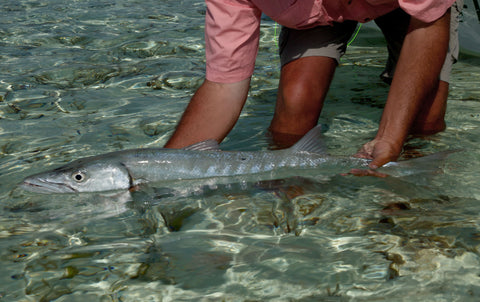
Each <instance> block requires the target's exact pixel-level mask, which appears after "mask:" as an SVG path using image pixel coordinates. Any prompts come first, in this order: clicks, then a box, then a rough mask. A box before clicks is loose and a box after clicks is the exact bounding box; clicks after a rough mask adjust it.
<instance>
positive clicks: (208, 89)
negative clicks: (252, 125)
mask: <svg viewBox="0 0 480 302" xmlns="http://www.w3.org/2000/svg"><path fill="white" fill-rule="evenodd" d="M249 85H250V78H248V79H245V80H242V81H240V82H237V83H231V84H222V83H215V82H211V81H208V80H205V82H203V84H202V85H201V86H200V88H199V89H198V90H197V92H196V93H195V95H194V96H193V97H192V99H191V100H190V103H189V104H188V106H187V109H185V112H184V113H183V116H182V118H181V119H180V122H179V123H178V126H177V128H176V130H175V132H174V133H173V135H172V137H171V138H170V140H169V141H168V142H167V144H166V145H165V147H166V148H182V147H185V146H188V145H191V144H193V143H197V142H199V141H203V140H206V139H215V140H217V141H218V142H221V141H222V140H223V139H224V138H225V136H226V135H227V134H228V133H229V131H230V130H231V129H232V128H233V126H234V125H235V123H236V122H237V119H238V117H239V115H240V112H241V110H242V108H243V105H244V104H245V100H246V99H247V94H248V88H249Z"/></svg>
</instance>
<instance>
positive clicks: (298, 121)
mask: <svg viewBox="0 0 480 302" xmlns="http://www.w3.org/2000/svg"><path fill="white" fill-rule="evenodd" d="M336 66H337V62H336V60H335V59H332V58H328V57H304V58H300V59H297V60H294V61H292V62H290V63H288V64H286V65H285V66H283V67H282V71H281V75H280V84H279V88H278V96H277V104H276V107H275V114H274V116H273V119H272V122H271V124H270V132H271V135H272V139H273V142H274V143H275V144H276V145H277V146H281V147H288V146H290V145H292V144H293V143H295V142H296V141H297V140H298V139H299V138H301V137H302V136H303V135H304V134H305V133H307V132H308V131H309V130H310V129H312V128H313V127H315V125H316V124H317V122H318V118H319V116H320V113H321V111H322V107H323V103H324V100H325V96H326V94H327V92H328V88H329V86H330V83H331V81H332V78H333V75H334V73H335V68H336Z"/></svg>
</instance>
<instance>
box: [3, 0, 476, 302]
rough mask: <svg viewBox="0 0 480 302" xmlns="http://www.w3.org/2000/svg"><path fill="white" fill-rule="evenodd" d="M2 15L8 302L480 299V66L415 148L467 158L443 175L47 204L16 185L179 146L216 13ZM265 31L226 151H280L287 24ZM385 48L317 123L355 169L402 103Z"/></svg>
mask: <svg viewBox="0 0 480 302" xmlns="http://www.w3.org/2000/svg"><path fill="white" fill-rule="evenodd" d="M0 10H2V11H3V12H6V13H5V14H4V17H3V18H2V19H1V20H0V47H1V48H2V53H1V54H0V67H1V71H2V72H1V74H0V137H1V140H0V171H1V172H0V197H1V200H2V207H1V209H0V247H1V249H0V256H1V257H0V259H2V260H1V262H2V271H3V272H4V273H3V274H2V275H1V276H0V283H1V284H2V286H0V297H1V298H4V299H5V300H9V301H15V300H27V299H33V300H45V301H46V300H55V299H56V301H76V300H79V301H84V300H85V298H86V297H87V298H89V299H92V300H95V301H97V300H102V299H110V300H114V301H118V300H135V299H136V300H148V299H151V300H153V301H161V300H175V301H186V300H202V301H216V300H220V299H222V300H227V301H243V300H276V301H281V300H283V301H291V300H294V301H296V300H302V301H303V300H322V299H336V300H340V301H344V300H355V301H358V300H365V301H371V300H372V299H375V298H378V297H383V298H385V299H395V298H397V297H399V296H401V297H404V299H405V300H409V301H413V300H420V299H422V300H425V299H427V300H432V299H435V300H439V301H454V300H462V301H463V300H464V299H469V298H470V297H472V296H478V295H480V288H479V286H478V284H480V283H479V281H480V280H479V275H478V265H479V254H478V248H479V240H480V236H479V234H480V228H479V224H480V221H479V219H478V215H477V213H478V211H479V205H478V204H479V202H478V199H479V198H480V191H479V188H480V186H479V183H478V171H479V168H480V167H478V163H479V162H480V154H479V152H478V151H477V150H478V141H479V140H480V132H479V131H478V128H479V124H480V114H479V113H478V112H479V107H480V106H479V103H478V100H479V99H480V90H479V88H478V79H479V74H480V63H479V62H480V61H479V59H478V58H475V57H469V56H465V55H464V56H462V57H461V60H460V62H459V63H458V64H457V65H455V69H454V72H453V74H452V84H451V87H452V90H451V93H450V102H449V108H448V112H447V124H448V128H447V130H446V131H445V132H443V133H440V134H437V135H434V136H432V137H430V138H427V139H423V138H412V139H411V140H409V142H407V144H406V146H405V153H406V155H411V156H412V155H413V156H416V155H426V154H431V153H435V152H438V151H443V150H447V149H462V150H464V151H463V152H459V153H456V154H452V155H451V156H450V157H449V158H448V159H447V160H446V162H445V166H444V170H443V173H441V174H437V175H427V176H425V175H417V176H414V177H409V178H404V179H402V178H400V179H397V178H387V179H384V180H379V179H370V178H369V179H365V178H363V179H361V178H354V177H351V176H347V177H344V176H340V175H326V176H325V177H321V178H316V179H315V178H314V177H313V176H314V175H302V176H305V177H307V178H308V180H302V179H300V180H299V179H297V178H287V179H286V180H284V181H283V182H281V185H280V186H278V185H276V184H274V185H270V187H265V186H258V185H253V186H252V185H251V184H249V185H245V184H240V185H239V184H229V185H227V186H201V187H199V188H195V186H194V185H193V184H183V185H182V184H176V185H177V186H180V187H182V186H183V187H184V188H182V189H193V190H190V192H189V194H187V195H184V196H176V195H175V194H172V192H171V191H170V189H171V187H169V186H167V188H161V187H160V188H156V187H153V188H145V189H144V190H140V191H138V192H119V193H117V194H113V195H112V194H110V195H107V194H81V195H51V196H49V195H39V194H31V193H26V192H23V191H21V190H20V189H18V188H15V185H16V184H17V183H18V182H19V181H20V180H21V179H22V178H23V177H25V176H26V175H29V174H32V173H34V172H37V171H40V170H44V169H46V168H50V167H53V166H57V165H59V164H63V163H66V162H69V161H71V160H73V159H76V158H79V157H85V156H89V155H94V154H99V153H104V152H107V151H113V150H120V149H125V148H135V147H144V146H152V147H158V146H161V145H162V144H163V143H165V142H166V140H167V138H168V137H169V135H170V134H171V132H172V131H173V129H174V127H175V124H176V122H177V120H178V118H179V117H180V115H181V113H182V112H183V109H184V108H185V106H186V104H187V102H188V100H189V98H190V97H191V95H192V93H193V92H194V90H195V89H196V87H197V86H198V85H199V84H200V83H201V81H202V78H203V72H204V57H203V51H204V50H203V18H204V14H205V9H204V5H203V2H201V1H161V2H159V1H127V0H125V1H100V2H99V1H73V2H68V3H65V2H64V1H56V0H48V1H20V2H18V1H3V2H2V3H1V4H0ZM277 31H278V28H277ZM261 32H262V33H261V37H262V38H261V45H260V48H261V51H260V53H259V56H258V59H257V66H256V71H255V75H254V77H253V79H252V84H251V86H252V88H251V92H250V95H249V99H248V102H247V105H246V107H245V109H244V111H243V113H242V116H241V119H240V121H239V123H238V125H237V127H235V129H234V130H233V132H232V133H231V135H230V136H229V137H228V138H227V139H226V140H225V143H224V145H223V146H224V148H225V149H230V150H260V149H266V148H267V147H268V139H267V138H266V137H265V131H266V128H267V127H268V124H269V122H270V119H271V116H272V112H273V106H274V101H275V98H276V86H277V81H278V76H279V72H278V59H277V57H276V56H273V55H272V53H275V52H277V46H276V38H275V34H274V32H275V28H274V24H273V23H272V22H271V21H269V20H264V23H263V25H262V28H261ZM379 37H381V36H379V33H378V32H376V31H374V30H371V29H368V28H365V29H363V31H362V32H361V33H360V35H359V37H358V38H357V40H356V42H355V43H354V44H353V47H351V49H350V50H349V52H348V53H347V55H346V56H345V57H344V58H343V59H342V64H341V66H340V68H339V69H338V71H337V74H336V77H335V79H334V82H333V83H332V88H331V90H330V92H329V95H328V101H327V103H326V105H325V109H324V111H323V113H322V116H321V118H320V123H322V124H325V125H326V129H327V130H326V132H325V145H326V146H327V150H328V152H329V153H330V154H332V155H349V154H352V153H354V152H355V151H356V150H357V148H358V147H359V146H361V144H362V143H364V142H365V141H367V140H368V139H370V138H371V137H372V136H373V135H374V134H375V131H376V129H377V125H378V119H379V117H380V114H381V110H382V106H383V104H384V101H385V97H386V93H387V92H388V87H387V86H386V85H384V84H383V83H381V82H380V81H379V80H378V74H379V73H380V72H381V71H382V69H383V60H384V59H385V56H386V50H385V48H384V45H383V42H382V40H381V38H379ZM338 172H345V171H338ZM312 179H313V180H312ZM190 186H191V187H190ZM272 186H273V187H272ZM187 191H188V190H187ZM392 281H393V282H392Z"/></svg>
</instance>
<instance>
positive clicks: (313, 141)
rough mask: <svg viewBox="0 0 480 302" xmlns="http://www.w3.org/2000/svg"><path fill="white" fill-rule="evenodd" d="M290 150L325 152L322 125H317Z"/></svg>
mask: <svg viewBox="0 0 480 302" xmlns="http://www.w3.org/2000/svg"><path fill="white" fill-rule="evenodd" d="M289 150H291V151H292V152H300V151H304V152H309V153H318V154H324V153H326V151H325V146H324V145H323V142H322V125H317V126H315V127H314V128H313V129H312V130H310V131H308V132H307V134H305V135H304V136H303V137H302V138H301V139H300V140H299V141H298V142H297V143H296V144H295V145H293V146H292V147H291V148H290V149H289Z"/></svg>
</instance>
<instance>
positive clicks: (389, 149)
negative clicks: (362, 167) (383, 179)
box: [354, 138, 402, 170]
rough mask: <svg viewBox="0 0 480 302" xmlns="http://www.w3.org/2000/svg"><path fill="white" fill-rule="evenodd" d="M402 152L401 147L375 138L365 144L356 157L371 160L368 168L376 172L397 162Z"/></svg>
mask: <svg viewBox="0 0 480 302" xmlns="http://www.w3.org/2000/svg"><path fill="white" fill-rule="evenodd" d="M401 150H402V146H401V145H400V146H398V145H397V144H395V143H392V142H389V141H387V140H383V139H378V138H375V139H374V140H372V141H369V142H368V143H366V144H364V145H363V146H362V147H361V148H360V150H358V152H357V153H356V154H355V155H354V156H355V157H359V158H366V159H371V160H372V161H371V162H370V164H369V165H368V167H369V168H370V169H373V170H375V169H377V168H379V167H381V166H383V165H384V164H386V163H388V162H391V161H396V160H397V158H398V156H399V155H400V151H401Z"/></svg>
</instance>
